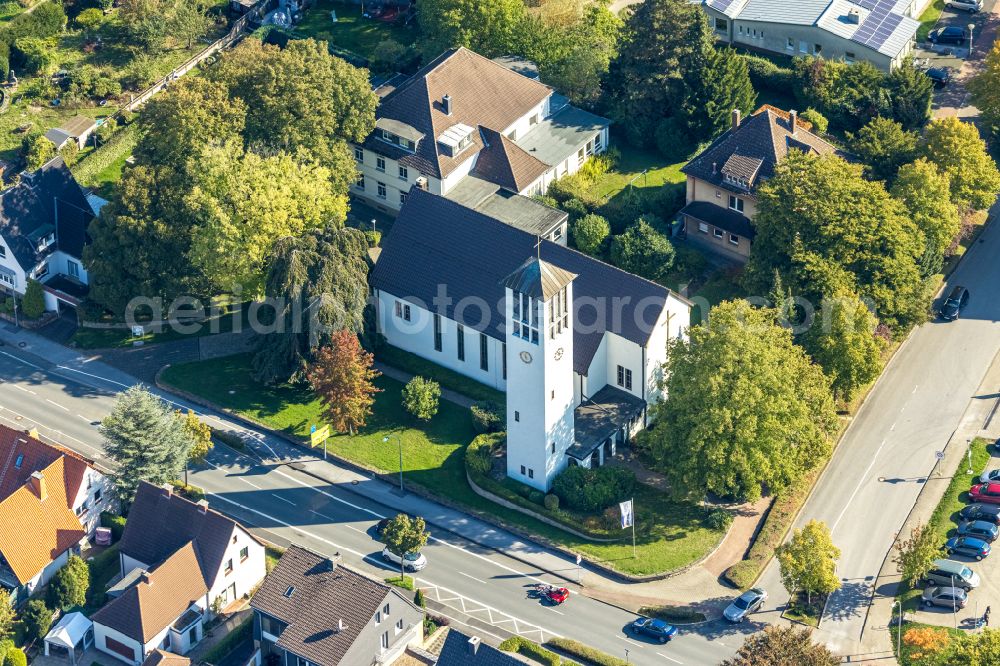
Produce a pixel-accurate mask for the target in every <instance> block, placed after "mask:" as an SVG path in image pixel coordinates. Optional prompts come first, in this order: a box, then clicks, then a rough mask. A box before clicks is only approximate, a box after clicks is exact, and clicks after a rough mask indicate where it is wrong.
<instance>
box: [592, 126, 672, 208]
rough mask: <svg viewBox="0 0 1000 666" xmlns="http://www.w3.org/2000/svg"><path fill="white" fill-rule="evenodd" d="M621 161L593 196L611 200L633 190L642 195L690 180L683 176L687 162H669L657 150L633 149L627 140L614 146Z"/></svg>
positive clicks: (626, 194)
mask: <svg viewBox="0 0 1000 666" xmlns="http://www.w3.org/2000/svg"><path fill="white" fill-rule="evenodd" d="M612 146H614V147H615V148H616V149H617V150H618V151H619V152H620V153H621V158H619V160H618V164H617V165H616V166H615V169H614V170H612V171H609V172H608V173H606V174H605V175H604V176H602V177H601V178H600V179H599V180H598V181H597V182H596V183H595V184H594V187H593V189H592V192H593V194H594V195H595V196H596V197H598V198H601V199H610V198H612V197H614V196H616V195H620V194H622V193H623V192H624V194H623V196H629V195H630V194H629V192H625V190H626V189H627V188H629V187H631V188H634V189H635V191H636V192H638V193H640V194H641V193H642V191H643V190H647V189H658V188H660V187H663V186H664V185H679V184H681V183H683V182H684V181H685V180H686V177H685V176H684V174H682V173H681V167H682V166H684V164H685V162H674V163H671V162H669V161H668V160H667V159H666V158H665V157H663V156H662V155H661V154H660V153H659V152H657V151H656V150H643V149H641V148H633V147H632V146H629V145H628V143H626V142H625V140H624V139H618V140H616V141H613V142H612Z"/></svg>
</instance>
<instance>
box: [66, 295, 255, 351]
mask: <svg viewBox="0 0 1000 666" xmlns="http://www.w3.org/2000/svg"><path fill="white" fill-rule="evenodd" d="M237 319H238V320H239V321H240V330H247V329H248V328H249V326H250V319H249V309H248V305H247V304H244V305H243V306H242V308H241V310H240V315H239V317H238V318H237V317H236V315H235V314H233V310H232V309H231V308H230V307H225V308H221V307H220V309H219V312H217V313H215V314H213V315H211V316H208V317H206V318H205V320H204V321H203V322H201V328H199V329H198V330H197V331H190V332H186V333H182V332H180V331H179V330H176V329H174V328H172V327H170V326H166V327H165V328H164V330H163V331H162V332H160V333H153V332H149V333H146V334H145V335H143V336H141V337H138V338H135V337H132V331H131V329H127V328H84V327H83V326H81V327H80V328H78V329H76V333H74V334H73V337H72V338H70V344H71V345H72V346H75V347H77V348H78V349H111V348H115V347H131V346H132V343H133V342H136V341H142V342H143V343H144V344H153V343H157V342H171V341H173V340H182V339H184V338H200V337H201V336H203V335H214V334H216V333H229V332H231V331H232V330H233V329H234V325H235V324H236V321H237ZM185 325H186V324H185Z"/></svg>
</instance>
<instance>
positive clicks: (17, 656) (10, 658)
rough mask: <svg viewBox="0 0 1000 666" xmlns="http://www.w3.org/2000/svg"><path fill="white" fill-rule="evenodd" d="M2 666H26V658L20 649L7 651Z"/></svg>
mask: <svg viewBox="0 0 1000 666" xmlns="http://www.w3.org/2000/svg"><path fill="white" fill-rule="evenodd" d="M4 666H28V657H27V655H25V654H24V650H22V649H21V648H16V647H15V648H11V649H9V650H7V655H6V658H5V659H4Z"/></svg>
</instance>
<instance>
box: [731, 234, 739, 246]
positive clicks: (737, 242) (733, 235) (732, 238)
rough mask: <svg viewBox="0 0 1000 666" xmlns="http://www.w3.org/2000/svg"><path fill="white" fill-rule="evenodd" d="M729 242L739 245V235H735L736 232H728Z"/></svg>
mask: <svg viewBox="0 0 1000 666" xmlns="http://www.w3.org/2000/svg"><path fill="white" fill-rule="evenodd" d="M729 243H730V244H732V245H739V244H740V237H739V236H737V235H736V234H729Z"/></svg>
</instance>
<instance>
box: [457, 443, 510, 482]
mask: <svg viewBox="0 0 1000 666" xmlns="http://www.w3.org/2000/svg"><path fill="white" fill-rule="evenodd" d="M503 441H504V437H503V434H502V433H501V434H497V433H490V434H482V435H477V436H476V437H475V438H474V439H473V440H472V442H470V443H469V446H467V447H466V449H465V464H466V466H467V467H468V468H469V470H470V471H471V472H472V473H473V474H478V475H480V476H485V475H486V474H488V473H489V471H490V468H491V467H492V466H493V452H494V451H495V450H496V447H497V446H499V445H500V444H501V443H502V442H503Z"/></svg>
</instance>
